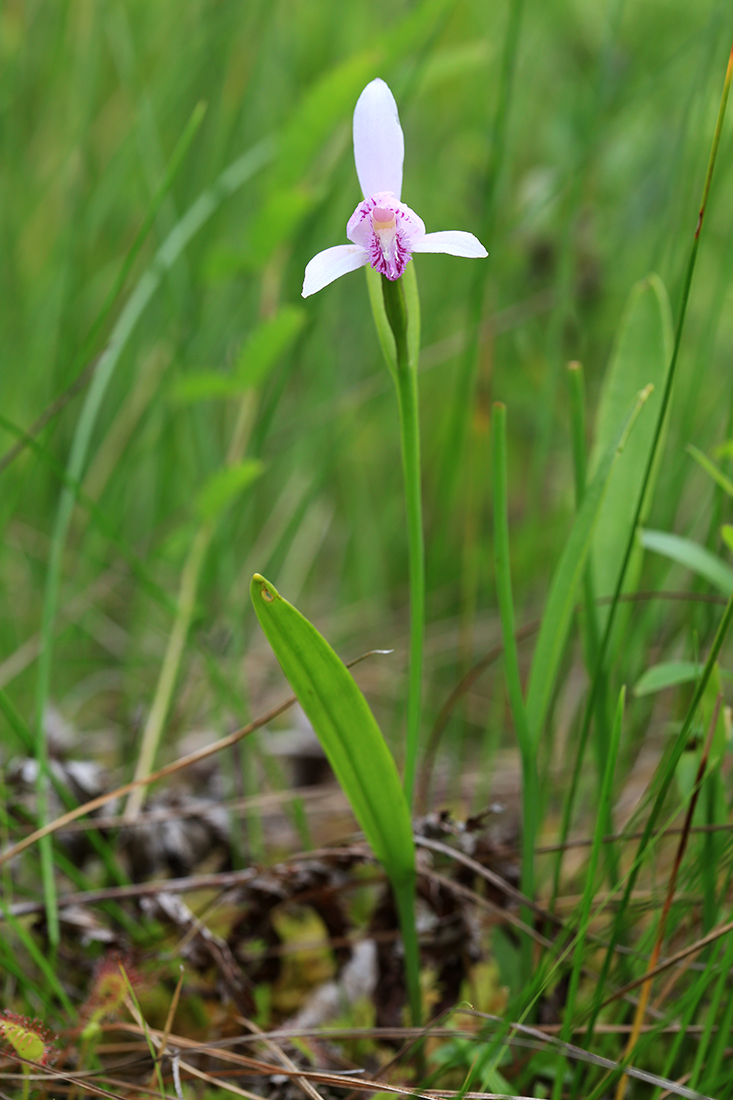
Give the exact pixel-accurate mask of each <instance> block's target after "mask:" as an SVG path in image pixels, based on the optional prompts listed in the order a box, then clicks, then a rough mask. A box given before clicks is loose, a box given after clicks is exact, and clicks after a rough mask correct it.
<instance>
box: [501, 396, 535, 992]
mask: <svg viewBox="0 0 733 1100" xmlns="http://www.w3.org/2000/svg"><path fill="white" fill-rule="evenodd" d="M493 429H494V430H493V440H494V447H493V466H494V567H495V571H496V591H497V598H498V602H499V614H500V617H501V632H502V638H503V642H504V670H505V675H506V684H507V693H508V695H509V705H510V707H511V711H512V718H513V719H514V729H515V731H516V735H517V742H518V744H519V753H520V756H521V759H522V808H523V830H522V893H523V894H525V896H526V897H528V898H529V899H530V901H532V900H533V899H534V854H535V853H534V849H535V840H536V837H537V829H538V823H539V806H538V798H539V782H538V776H537V753H536V746H535V744H534V743H533V740H532V737H531V735H530V729H529V723H528V721H527V711H526V707H525V705H524V695H523V694H522V681H521V677H520V674H519V656H518V652H517V639H516V632H515V624H514V598H513V595H512V577H511V558H510V552H509V518H508V504H507V453H506V406H505V405H503V404H501V402H498V401H497V402H496V403H495V404H494V417H493ZM522 919H523V920H526V921H527V922H528V923H531V922H532V914H531V913H530V912H529V911H528V910H526V909H525V911H524V912H523V914H522ZM523 963H524V970H525V981H526V980H528V979H529V974H530V972H531V965H532V944H531V941H530V939H529V937H525V938H524V941H523Z"/></svg>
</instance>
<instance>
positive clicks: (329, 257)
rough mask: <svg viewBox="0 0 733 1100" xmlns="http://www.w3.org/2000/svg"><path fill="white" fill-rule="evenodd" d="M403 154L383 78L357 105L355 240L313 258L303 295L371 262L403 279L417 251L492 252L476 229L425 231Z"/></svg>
mask: <svg viewBox="0 0 733 1100" xmlns="http://www.w3.org/2000/svg"><path fill="white" fill-rule="evenodd" d="M404 156H405V139H404V137H403V135H402V127H401V126H400V118H399V115H398V114H397V104H396V103H395V100H394V96H393V95H392V93H391V91H390V90H389V88H388V87H387V85H386V84H385V83H384V81H383V80H372V82H371V84H367V86H366V88H365V89H364V91H363V92H362V93H361V95H360V96H359V99H358V100H357V104H356V107H355V109H354V160H355V161H356V174H357V176H358V177H359V183H360V184H361V189H362V191H363V193H364V201H363V202H360V203H359V205H358V206H357V208H356V210H355V211H354V213H353V214H352V215H351V217H350V218H349V222H348V225H347V226H346V236H347V237H348V238H349V240H350V241H352V242H353V243H352V244H337V245H336V246H335V247H334V248H327V249H326V250H325V252H319V253H318V255H317V256H314V257H313V259H312V260H311V261H310V263H309V264H308V266H307V267H306V269H305V279H304V280H303V297H304V298H307V297H308V296H309V295H310V294H315V292H316V291H317V290H321V289H322V288H323V287H324V286H328V284H329V283H332V282H333V281H334V279H338V278H339V277H340V276H341V275H346V274H347V273H348V272H349V271H356V269H357V268H359V267H365V266H366V265H367V264H371V265H372V267H374V268H376V270H377V271H379V272H381V273H382V275H386V276H387V278H388V279H399V277H400V275H401V274H402V272H403V271H404V270H405V267H406V266H407V264H408V263H409V262H410V259H411V257H412V253H413V252H447V253H448V254H449V255H451V256H467V257H474V258H480V257H483V256H487V255H488V253H487V251H486V249H485V248H484V246H483V245H482V244H481V242H480V241H479V240H478V238H476V237H474V235H473V233H462V232H460V231H459V230H457V229H447V230H444V231H443V232H441V233H426V232H425V224H424V222H423V220H422V218H419V217H418V216H417V214H416V213H415V211H414V210H410V207H409V206H405V204H404V203H403V202H400V195H401V193H402V162H403V160H404Z"/></svg>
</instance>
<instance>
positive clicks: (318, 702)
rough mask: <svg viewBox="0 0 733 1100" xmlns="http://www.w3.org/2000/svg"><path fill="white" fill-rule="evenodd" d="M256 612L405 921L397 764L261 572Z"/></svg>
mask: <svg viewBox="0 0 733 1100" xmlns="http://www.w3.org/2000/svg"><path fill="white" fill-rule="evenodd" d="M250 592H251V596H252V602H253V604H254V608H255V612H256V614H257V618H258V619H259V621H260V625H261V627H262V629H263V631H264V633H265V636H266V638H267V640H268V642H269V643H270V645H271V646H272V649H273V651H274V653H275V656H276V657H277V659H278V661H279V662H280V666H281V668H282V670H283V672H284V673H285V676H286V677H287V679H288V682H289V683H290V686H291V687H292V689H293V691H294V692H295V694H296V695H297V697H298V701H299V702H300V705H301V706H302V708H303V710H304V711H305V713H306V715H307V716H308V719H309V721H310V723H311V725H312V726H313V729H314V730H315V732H316V735H317V736H318V739H319V741H320V742H321V745H322V746H323V750H324V752H325V754H326V756H327V757H328V760H329V763H330V764H331V767H332V768H333V771H334V774H335V776H336V778H337V779H338V781H339V783H340V784H341V786H342V787H343V790H344V793H345V794H346V797H347V798H348V800H349V803H350V805H351V808H352V810H353V811H354V816H355V817H356V819H357V821H358V822H359V824H360V826H361V828H362V829H363V831H364V835H365V836H366V838H367V840H368V842H369V844H370V845H371V848H372V850H373V851H374V854H375V855H376V857H377V859H378V860H379V861H380V863H382V865H383V866H384V869H385V871H386V872H387V875H388V876H389V878H390V881H391V882H392V885H393V887H394V889H395V894H396V900H397V904H398V908H399V910H400V916H401V918H403V919H404V918H406V919H407V920H410V910H411V906H412V902H411V901H408V896H409V897H410V898H411V897H412V894H413V892H414V885H415V845H414V841H413V838H412V821H411V820H410V813H409V810H408V806H407V799H406V798H405V794H404V792H403V789H402V784H401V783H400V777H399V775H398V773H397V766H396V764H395V762H394V758H393V756H392V754H391V752H390V751H389V749H388V748H387V744H386V742H385V740H384V738H383V737H382V733H381V730H380V729H379V726H378V725H377V723H376V720H375V718H374V715H373V714H372V712H371V710H370V709H369V705H368V704H367V701H366V699H365V698H364V696H363V695H362V693H361V691H360V690H359V688H358V686H357V684H356V681H355V680H354V678H353V677H352V675H351V673H350V672H349V671H348V669H347V668H346V666H345V665H344V663H343V661H342V660H341V659H340V657H338V656H337V654H336V653H335V652H334V651H333V649H331V647H330V645H329V644H328V642H327V641H326V640H325V638H323V636H322V635H321V634H319V632H318V631H317V630H316V628H315V627H314V626H313V625H312V624H311V623H309V622H308V620H307V619H306V618H304V616H303V615H301V613H300V612H299V611H298V610H297V609H296V608H295V607H293V605H292V604H290V603H288V602H287V600H284V599H283V597H282V596H281V595H280V593H279V592H278V591H277V590H276V589H275V588H274V586H273V585H272V584H270V582H269V581H267V580H265V578H264V577H261V576H260V575H259V574H258V573H255V575H254V577H253V578H252V584H251V587H250ZM411 919H412V925H413V927H412V928H409V927H406V926H405V924H403V932H404V933H405V959H406V965H407V975H408V987H409V988H410V999H411V1001H412V1009H413V1017H415V1016H417V1017H418V1018H419V986H418V983H417V977H418V959H417V938H416V935H415V932H414V915H413V916H412V918H411Z"/></svg>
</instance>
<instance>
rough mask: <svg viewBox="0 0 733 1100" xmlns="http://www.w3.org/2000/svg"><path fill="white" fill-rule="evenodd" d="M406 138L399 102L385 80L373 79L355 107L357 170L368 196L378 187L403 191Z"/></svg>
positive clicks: (392, 190) (399, 192)
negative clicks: (398, 109) (397, 102)
mask: <svg viewBox="0 0 733 1100" xmlns="http://www.w3.org/2000/svg"><path fill="white" fill-rule="evenodd" d="M404 159H405V139H404V137H403V135H402V127H401V126H400V116H399V115H398V114H397V104H396V103H395V99H394V96H393V95H392V93H391V92H390V90H389V88H388V87H387V85H386V84H385V83H384V81H383V80H372V82H371V84H367V86H366V88H365V89H364V91H363V92H362V93H361V95H360V96H359V98H358V100H357V102H356V107H355V108H354V160H355V161H356V174H357V176H358V177H359V183H360V184H361V189H362V192H363V194H364V198H365V199H368V198H369V196H370V195H375V194H376V193H377V192H378V191H391V192H392V193H393V194H394V195H396V196H397V198H398V199H399V197H400V195H401V194H402V162H403V161H404Z"/></svg>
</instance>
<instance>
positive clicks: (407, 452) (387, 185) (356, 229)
mask: <svg viewBox="0 0 733 1100" xmlns="http://www.w3.org/2000/svg"><path fill="white" fill-rule="evenodd" d="M404 154H405V142H404V137H403V134H402V127H401V126H400V119H399V115H398V113H397V104H396V103H395V100H394V96H393V95H392V93H391V91H390V90H389V88H388V87H387V85H386V84H385V83H384V81H383V80H373V81H372V82H371V84H367V86H366V88H365V89H364V91H363V92H362V93H361V95H360V96H359V99H358V101H357V104H356V108H355V110H354V159H355V161H356V174H357V176H358V177H359V183H360V184H361V189H362V192H363V194H364V201H363V202H361V203H359V205H358V206H357V208H356V210H355V211H354V213H353V214H352V216H351V218H350V219H349V222H348V225H347V226H346V236H347V237H348V238H349V240H350V241H352V242H353V243H352V244H340V245H336V246H335V247H334V248H327V249H326V250H325V252H319V253H318V255H317V256H314V257H313V259H312V260H311V261H310V263H309V264H308V266H307V267H306V269H305V279H304V281H303V297H304V298H307V297H308V296H309V295H310V294H314V293H315V292H316V291H317V290H321V288H322V287H324V286H328V284H329V283H332V282H333V281H334V279H338V278H339V276H341V275H346V274H347V273H348V272H349V271H355V270H356V269H357V268H359V267H366V266H367V265H369V266H370V267H371V268H372V269H373V272H372V271H369V272H368V276H369V280H368V282H369V297H370V299H371V304H372V311H373V313H374V320H375V323H376V325H377V331H378V333H379V338H380V342H381V344H382V348H383V350H384V354H385V357H386V360H387V365H388V366H389V368H390V371H391V373H392V376H393V378H394V380H395V385H396V388H397V400H398V404H399V414H400V429H401V437H402V467H403V472H404V479H405V500H406V507H407V521H408V540H409V552H410V620H411V622H410V686H409V695H408V704H407V744H406V751H405V773H404V780H403V782H404V787H405V794H406V796H407V800H408V804H409V805H410V806H412V794H413V787H414V781H415V766H416V761H417V750H418V739H419V733H420V710H421V697H422V656H423V634H424V626H425V565H424V559H425V554H424V548H423V532H422V504H421V493H420V430H419V419H418V391H417V366H418V353H419V347H420V336H419V327H420V311H419V300H418V296H417V287H416V283H415V278H414V272H413V270H412V268H408V269H407V273H405V269H406V268H407V265H408V264H409V262H410V259H411V258H412V253H413V252H447V253H449V254H450V255H452V256H466V257H474V258H479V257H483V256H486V255H487V253H486V249H485V248H484V247H483V245H482V244H481V242H480V241H479V240H477V238H476V237H474V236H473V234H472V233H462V232H460V231H458V230H446V231H444V232H440V233H426V232H425V225H424V223H423V221H422V219H421V218H419V217H418V216H417V214H416V213H415V212H414V211H413V210H411V209H410V208H409V206H405V204H404V203H402V202H400V195H401V194H402V163H403V160H404ZM403 276H404V278H403ZM380 284H381V286H380Z"/></svg>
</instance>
